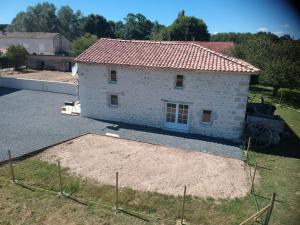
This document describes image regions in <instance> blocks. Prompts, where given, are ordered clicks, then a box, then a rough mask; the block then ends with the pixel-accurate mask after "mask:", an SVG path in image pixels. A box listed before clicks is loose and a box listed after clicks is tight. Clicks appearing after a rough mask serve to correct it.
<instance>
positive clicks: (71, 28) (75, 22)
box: [57, 6, 84, 40]
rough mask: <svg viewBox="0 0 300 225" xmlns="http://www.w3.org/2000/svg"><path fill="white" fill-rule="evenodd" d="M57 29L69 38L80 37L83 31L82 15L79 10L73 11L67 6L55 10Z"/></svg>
mask: <svg viewBox="0 0 300 225" xmlns="http://www.w3.org/2000/svg"><path fill="white" fill-rule="evenodd" d="M57 20H58V31H59V33H61V34H62V35H64V36H65V37H66V38H68V39H69V40H73V39H75V38H77V37H80V36H81V35H82V34H83V32H84V29H83V16H82V13H81V11H80V10H78V11H76V12H75V13H74V11H73V10H72V9H71V8H70V7H69V6H62V7H61V8H60V9H59V10H58V12H57Z"/></svg>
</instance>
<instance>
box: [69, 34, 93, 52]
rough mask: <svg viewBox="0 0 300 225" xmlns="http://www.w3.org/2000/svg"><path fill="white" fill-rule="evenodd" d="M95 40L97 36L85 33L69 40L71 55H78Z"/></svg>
mask: <svg viewBox="0 0 300 225" xmlns="http://www.w3.org/2000/svg"><path fill="white" fill-rule="evenodd" d="M96 41H97V36H95V35H91V34H85V35H84V36H82V37H79V38H77V39H75V40H74V41H72V42H71V55H72V56H78V55H80V54H81V53H82V52H84V51H85V50H86V49H87V48H89V47H90V46H91V45H92V44H94V43H95V42H96Z"/></svg>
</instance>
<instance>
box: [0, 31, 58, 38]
mask: <svg viewBox="0 0 300 225" xmlns="http://www.w3.org/2000/svg"><path fill="white" fill-rule="evenodd" d="M57 35H59V33H48V32H5V33H3V32H1V33H0V38H20V39H21V38H26V39H28V38H29V39H31V38H32V39H35V38H36V39H49V38H54V37H56V36H57Z"/></svg>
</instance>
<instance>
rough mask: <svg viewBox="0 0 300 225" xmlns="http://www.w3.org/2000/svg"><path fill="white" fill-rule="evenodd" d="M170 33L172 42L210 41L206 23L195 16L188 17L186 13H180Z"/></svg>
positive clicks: (169, 29) (169, 30) (170, 28)
mask: <svg viewBox="0 0 300 225" xmlns="http://www.w3.org/2000/svg"><path fill="white" fill-rule="evenodd" d="M168 32H169V37H170V40H176V41H192V40H196V41H208V40H209V37H210V34H209V33H208V30H207V26H206V24H205V22H204V21H203V20H201V19H198V18H196V17H194V16H186V15H185V12H184V11H181V12H179V14H178V17H177V18H176V20H175V21H174V22H173V24H172V25H171V26H170V27H169V28H168Z"/></svg>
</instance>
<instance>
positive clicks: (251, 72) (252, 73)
mask: <svg viewBox="0 0 300 225" xmlns="http://www.w3.org/2000/svg"><path fill="white" fill-rule="evenodd" d="M78 57H79V56H78ZM78 57H76V58H75V59H74V62H77V63H82V64H93V65H105V66H109V65H111V66H127V67H139V68H152V69H171V70H185V71H194V72H206V73H228V74H229V73H235V74H247V75H259V71H260V70H258V71H249V72H247V71H244V72H243V71H225V70H199V69H186V68H171V67H159V66H142V65H130V64H117V63H99V62H90V61H89V62H87V61H81V60H78V59H77V58H78Z"/></svg>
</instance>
